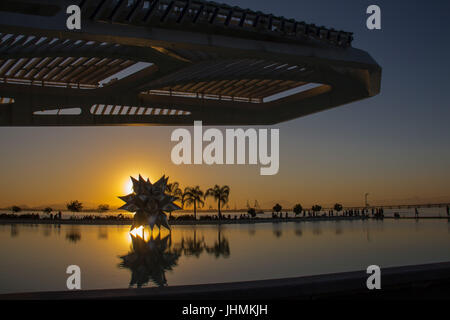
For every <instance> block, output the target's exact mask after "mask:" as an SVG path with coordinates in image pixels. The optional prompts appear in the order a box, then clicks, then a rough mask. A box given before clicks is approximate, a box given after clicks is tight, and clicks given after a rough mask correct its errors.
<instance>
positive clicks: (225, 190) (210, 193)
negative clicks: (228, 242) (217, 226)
mask: <svg viewBox="0 0 450 320" xmlns="http://www.w3.org/2000/svg"><path fill="white" fill-rule="evenodd" d="M229 196H230V187H229V186H222V187H220V186H218V185H217V184H216V185H215V186H214V188H209V189H208V190H206V193H205V199H206V198H207V197H213V198H214V200H216V201H217V207H218V212H219V219H222V212H221V211H220V208H221V206H223V205H225V204H226V203H227V202H228V197H229Z"/></svg>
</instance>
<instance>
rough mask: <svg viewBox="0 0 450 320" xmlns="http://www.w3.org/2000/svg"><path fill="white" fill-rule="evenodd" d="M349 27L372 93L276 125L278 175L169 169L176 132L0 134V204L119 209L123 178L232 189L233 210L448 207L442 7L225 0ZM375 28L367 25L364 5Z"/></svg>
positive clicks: (238, 169) (449, 95)
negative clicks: (369, 65)
mask: <svg viewBox="0 0 450 320" xmlns="http://www.w3.org/2000/svg"><path fill="white" fill-rule="evenodd" d="M224 2H226V3H228V4H231V5H238V6H240V7H243V8H247V7H248V8H250V9H253V10H260V11H263V12H267V13H273V14H275V15H282V16H285V17H287V18H295V19H297V20H304V21H306V22H310V23H315V24H316V25H325V26H329V27H334V28H335V29H342V30H346V31H352V32H354V37H355V40H354V42H353V46H354V47H356V48H360V49H363V50H365V51H368V52H369V53H370V54H371V55H372V57H373V58H374V59H375V60H376V61H377V62H378V63H379V64H380V65H381V66H382V68H383V76H382V90H381V94H380V95H378V96H376V97H374V98H371V99H367V100H363V101H360V102H355V103H351V104H348V105H345V106H342V107H339V108H335V109H332V110H328V111H325V112H321V113H318V114H314V115H311V116H307V117H303V118H299V119H295V120H291V121H288V122H285V123H282V124H279V125H276V126H274V128H279V129H280V171H279V173H278V174H277V175H275V176H260V175H259V166H248V165H246V166H237V165H235V166H207V165H201V166H193V165H191V166H175V165H173V164H172V163H171V160H170V151H171V149H172V147H173V145H174V143H172V142H170V134H171V132H172V131H173V130H174V129H175V128H174V127H93V128H87V127H82V128H76V127H74V128H71V127H65V128H0V150H1V156H0V168H1V174H0V194H1V196H0V207H5V206H10V205H13V204H19V205H22V204H27V205H30V206H37V205H43V204H57V203H65V202H67V201H68V200H71V199H78V200H80V201H82V202H85V203H86V204H98V203H104V202H105V203H110V204H111V205H113V206H115V205H118V204H120V201H119V200H117V199H116V196H117V195H121V194H124V193H125V191H126V190H125V187H124V186H125V185H126V182H127V179H128V176H129V175H134V176H136V175H137V174H139V173H142V174H143V175H145V176H150V178H151V179H156V178H159V176H160V175H162V174H164V173H165V174H166V175H169V176H170V178H173V179H175V180H177V181H179V182H180V183H181V184H182V186H183V187H184V186H187V185H200V186H201V187H202V188H205V189H206V188H207V187H210V186H212V185H214V184H216V183H217V184H220V185H223V184H227V185H229V186H230V187H231V198H230V207H232V208H233V207H234V205H235V203H236V205H237V207H243V206H244V205H245V203H246V201H247V199H248V200H249V201H250V202H251V203H253V201H254V200H255V199H257V200H258V201H259V203H260V204H261V205H262V206H263V207H268V206H272V205H273V204H274V203H275V202H280V201H281V202H282V204H283V203H284V204H285V205H290V204H293V203H296V202H300V203H302V204H303V205H304V206H310V205H312V204H314V203H319V204H322V205H323V206H327V205H331V204H333V203H335V202H340V203H342V204H344V206H345V205H363V204H364V194H365V193H366V192H369V193H370V196H369V202H370V203H371V204H388V203H417V202H447V201H450V165H449V164H450V148H449V145H450V143H449V142H450V108H449V100H450V90H449V84H450V61H449V59H448V57H450V50H449V49H450V44H449V41H448V34H449V31H450V27H449V24H448V12H450V2H449V1H445V0H442V1H406V0H401V1H400V0H397V1H356V0H354V1H345V2H342V1H334V0H315V1H287V0H278V1H261V0H252V1H250V0H247V1H237V0H236V1H231V0H228V1H224ZM371 4H377V5H379V6H380V7H381V10H382V30H381V31H370V30H368V29H367V28H366V17H367V15H366V14H365V11H366V8H367V6H369V5H371Z"/></svg>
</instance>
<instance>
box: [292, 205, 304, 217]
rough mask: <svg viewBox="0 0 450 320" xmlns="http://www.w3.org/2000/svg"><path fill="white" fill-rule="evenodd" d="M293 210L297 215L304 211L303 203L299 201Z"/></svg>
mask: <svg viewBox="0 0 450 320" xmlns="http://www.w3.org/2000/svg"><path fill="white" fill-rule="evenodd" d="M292 211H294V213H295V215H296V216H297V215H299V214H300V213H302V211H303V207H302V205H301V204H300V203H298V204H296V205H295V207H294V209H293V210H292Z"/></svg>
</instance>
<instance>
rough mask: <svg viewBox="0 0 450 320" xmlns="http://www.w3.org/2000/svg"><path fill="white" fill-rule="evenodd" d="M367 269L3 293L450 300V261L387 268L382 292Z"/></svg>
mask: <svg viewBox="0 0 450 320" xmlns="http://www.w3.org/2000/svg"><path fill="white" fill-rule="evenodd" d="M368 276H369V275H368V274H367V273H366V270H361V271H354V272H345V273H335V274H325V275H317V276H306V277H298V278H286V279H273V280H260V281H246V282H234V283H218V284H202V285H188V286H173V287H163V288H153V287H151V288H138V289H136V288H135V289H107V290H80V291H57V292H35V293H18V294H3V295H0V300H5V299H8V300H9V299H33V300H34V299H63V300H66V299H152V300H160V299H162V300H198V299H204V300H239V299H250V300H252V299H258V300H261V299H264V300H268V299H323V298H325V299H327V298H351V299H354V298H356V299H357V298H361V297H362V298H364V297H374V296H375V297H382V298H383V297H387V298H397V299H398V298H400V299H401V298H410V297H411V295H413V296H414V297H423V296H425V297H429V294H430V293H431V294H435V295H437V297H438V298H441V299H442V298H446V299H450V262H443V263H433V264H426V265H415V266H403V267H392V268H382V269H381V287H382V289H381V290H375V291H374V290H372V291H371V290H368V289H367V287H366V280H367V278H368Z"/></svg>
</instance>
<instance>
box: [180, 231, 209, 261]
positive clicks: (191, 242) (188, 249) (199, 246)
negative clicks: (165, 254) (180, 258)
mask: <svg viewBox="0 0 450 320" xmlns="http://www.w3.org/2000/svg"><path fill="white" fill-rule="evenodd" d="M180 248H181V251H182V252H183V254H184V255H185V256H195V257H197V258H198V257H199V256H200V255H201V254H202V252H203V250H204V249H205V240H204V239H203V238H202V239H201V240H198V241H197V230H195V229H194V238H193V239H192V238H186V239H185V238H182V239H181V246H180Z"/></svg>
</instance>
